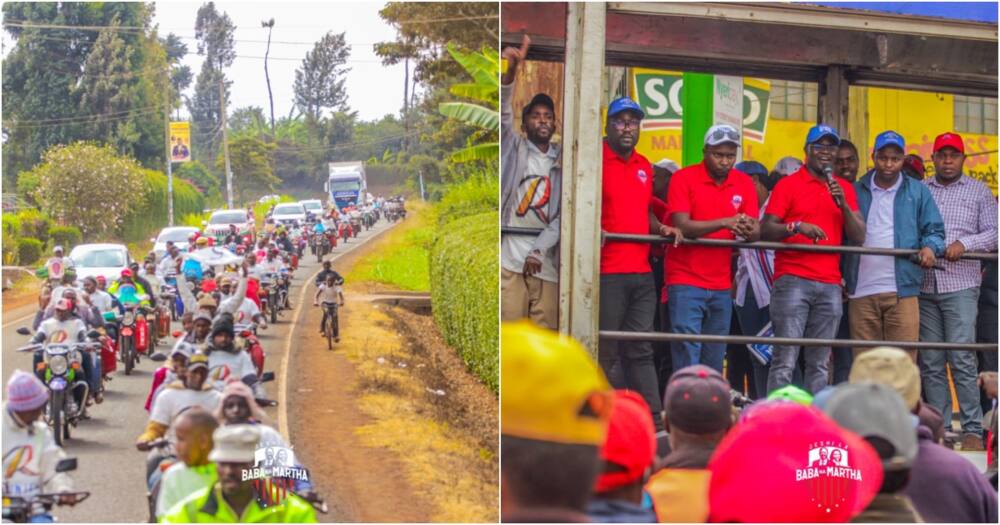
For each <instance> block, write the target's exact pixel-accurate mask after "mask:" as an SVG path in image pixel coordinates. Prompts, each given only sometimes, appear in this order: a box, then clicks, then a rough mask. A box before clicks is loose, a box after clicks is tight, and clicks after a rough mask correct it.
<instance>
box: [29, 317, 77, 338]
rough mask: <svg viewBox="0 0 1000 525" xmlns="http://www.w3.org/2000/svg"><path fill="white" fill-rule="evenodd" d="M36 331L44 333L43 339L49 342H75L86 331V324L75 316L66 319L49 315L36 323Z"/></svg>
mask: <svg viewBox="0 0 1000 525" xmlns="http://www.w3.org/2000/svg"><path fill="white" fill-rule="evenodd" d="M38 331H39V332H42V333H44V334H45V341H47V342H49V343H76V342H79V341H80V334H81V333H83V334H86V333H87V326H86V325H85V324H84V323H83V321H81V320H80V319H78V318H76V317H71V318H69V319H67V320H66V321H60V320H59V319H56V318H55V317H50V318H48V319H46V320H44V321H42V324H40V325H38Z"/></svg>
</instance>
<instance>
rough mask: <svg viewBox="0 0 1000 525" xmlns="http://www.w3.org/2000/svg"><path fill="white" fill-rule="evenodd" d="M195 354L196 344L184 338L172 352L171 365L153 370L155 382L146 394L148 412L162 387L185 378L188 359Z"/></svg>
mask: <svg viewBox="0 0 1000 525" xmlns="http://www.w3.org/2000/svg"><path fill="white" fill-rule="evenodd" d="M193 354H194V345H191V344H190V343H187V342H186V341H184V340H183V339H182V340H180V341H177V344H176V345H174V349H173V350H172V351H171V352H170V366H161V367H160V368H157V369H156V372H153V384H152V385H150V388H149V394H148V395H147V396H146V406H145V408H146V412H149V409H150V408H151V407H152V406H153V401H155V400H156V396H157V395H159V393H160V392H161V391H162V390H163V389H162V387H163V386H166V385H169V384H170V383H173V382H174V381H177V380H182V381H183V380H184V375H185V374H186V373H187V362H188V359H190V358H191V356H192V355H193Z"/></svg>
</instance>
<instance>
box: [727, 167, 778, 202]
mask: <svg viewBox="0 0 1000 525" xmlns="http://www.w3.org/2000/svg"><path fill="white" fill-rule="evenodd" d="M733 167H734V168H736V171H741V172H743V173H746V174H747V175H749V176H750V179H752V180H753V184H754V187H756V188H757V202H758V203H759V204H760V205H763V204H764V201H766V200H767V195H768V194H769V193H770V192H771V190H772V189H774V185H775V184H776V183H777V182H778V180H777V179H775V178H772V177H771V173H770V172H769V171H767V166H765V165H763V164H761V163H759V162H757V161H755V160H744V161H743V162H740V163H738V164H736V166H733Z"/></svg>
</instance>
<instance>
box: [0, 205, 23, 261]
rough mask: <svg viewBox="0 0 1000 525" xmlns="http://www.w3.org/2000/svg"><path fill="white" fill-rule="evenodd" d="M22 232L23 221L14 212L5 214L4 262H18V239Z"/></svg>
mask: <svg viewBox="0 0 1000 525" xmlns="http://www.w3.org/2000/svg"><path fill="white" fill-rule="evenodd" d="M20 233H21V221H19V220H17V216H16V215H14V214H12V213H5V214H3V263H4V264H8V265H14V264H17V239H18V237H19V235H20Z"/></svg>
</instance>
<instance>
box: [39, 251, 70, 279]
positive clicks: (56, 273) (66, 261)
mask: <svg viewBox="0 0 1000 525" xmlns="http://www.w3.org/2000/svg"><path fill="white" fill-rule="evenodd" d="M71 268H73V261H72V260H71V259H70V258H69V257H64V256H63V247H62V246H56V247H55V248H52V257H49V260H47V261H45V273H46V275H47V276H48V279H49V281H50V282H51V281H54V282H59V281H61V280H62V278H63V275H64V274H65V272H66V270H68V269H71Z"/></svg>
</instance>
